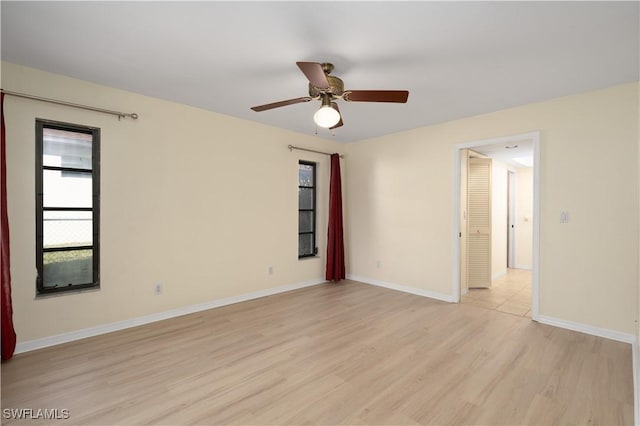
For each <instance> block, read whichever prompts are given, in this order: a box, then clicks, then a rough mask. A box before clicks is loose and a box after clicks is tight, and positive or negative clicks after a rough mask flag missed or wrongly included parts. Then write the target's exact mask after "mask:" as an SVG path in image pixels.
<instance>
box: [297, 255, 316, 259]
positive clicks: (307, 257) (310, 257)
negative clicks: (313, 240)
mask: <svg viewBox="0 0 640 426" xmlns="http://www.w3.org/2000/svg"><path fill="white" fill-rule="evenodd" d="M312 259H321V256H318V255H317V254H316V255H313V256H305V257H299V258H298V260H312Z"/></svg>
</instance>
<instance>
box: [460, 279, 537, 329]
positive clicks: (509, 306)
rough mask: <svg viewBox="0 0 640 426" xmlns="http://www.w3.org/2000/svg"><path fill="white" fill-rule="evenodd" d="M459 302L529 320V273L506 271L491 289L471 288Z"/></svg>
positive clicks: (492, 284) (494, 281) (493, 282)
mask: <svg viewBox="0 0 640 426" xmlns="http://www.w3.org/2000/svg"><path fill="white" fill-rule="evenodd" d="M460 302H461V303H468V304H471V305H475V306H479V307H481V308H486V309H492V310H495V311H500V312H505V313H507V314H512V315H520V316H523V317H529V318H531V271H527V270H525V269H507V273H506V274H505V275H503V276H501V277H500V278H498V279H496V280H493V281H492V282H491V288H471V289H469V292H468V293H467V294H465V295H464V296H462V299H461V300H460Z"/></svg>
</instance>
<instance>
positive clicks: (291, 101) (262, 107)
mask: <svg viewBox="0 0 640 426" xmlns="http://www.w3.org/2000/svg"><path fill="white" fill-rule="evenodd" d="M311 99H313V98H310V97H309V96H304V97H302V98H295V99H288V100H286V101H280V102H274V103H272V104H265V105H258V106H254V107H251V109H252V110H254V111H256V112H260V111H266V110H268V109H273V108H279V107H282V106H287V105H293V104H299V103H302V102H309V101H310V100H311Z"/></svg>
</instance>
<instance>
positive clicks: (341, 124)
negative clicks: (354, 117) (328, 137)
mask: <svg viewBox="0 0 640 426" xmlns="http://www.w3.org/2000/svg"><path fill="white" fill-rule="evenodd" d="M331 108H333V109H335V110H336V111H338V114H340V121H338V124H336V125H335V126H333V127H329V129H330V130H333V129H335V128H338V127H341V126H343V125H344V123H343V122H342V113H341V112H340V109H339V108H338V104H337V103H335V102H331Z"/></svg>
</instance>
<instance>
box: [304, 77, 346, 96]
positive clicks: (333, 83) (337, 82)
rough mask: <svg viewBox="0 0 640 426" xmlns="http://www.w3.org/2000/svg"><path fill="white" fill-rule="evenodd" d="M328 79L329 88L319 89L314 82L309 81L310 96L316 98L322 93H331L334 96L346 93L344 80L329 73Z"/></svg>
mask: <svg viewBox="0 0 640 426" xmlns="http://www.w3.org/2000/svg"><path fill="white" fill-rule="evenodd" d="M327 80H328V81H329V88H328V89H318V88H317V87H315V86H314V85H313V84H311V83H309V96H311V97H312V98H315V97H317V96H320V95H321V94H322V93H329V94H330V95H332V96H342V93H344V83H343V82H342V80H341V79H339V78H338V77H334V76H332V75H328V76H327Z"/></svg>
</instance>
